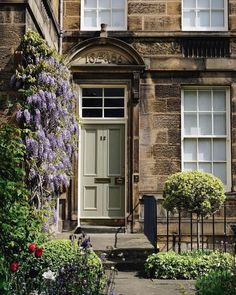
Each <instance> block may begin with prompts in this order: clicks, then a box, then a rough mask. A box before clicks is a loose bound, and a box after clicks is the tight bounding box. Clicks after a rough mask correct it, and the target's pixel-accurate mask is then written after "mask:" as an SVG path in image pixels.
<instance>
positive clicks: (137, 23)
mask: <svg viewBox="0 0 236 295" xmlns="http://www.w3.org/2000/svg"><path fill="white" fill-rule="evenodd" d="M142 28H143V26H142V17H141V16H129V17H128V30H129V31H142Z"/></svg>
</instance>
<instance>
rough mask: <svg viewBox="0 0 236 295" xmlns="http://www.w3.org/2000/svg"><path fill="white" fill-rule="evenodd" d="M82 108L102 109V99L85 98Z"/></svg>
mask: <svg viewBox="0 0 236 295" xmlns="http://www.w3.org/2000/svg"><path fill="white" fill-rule="evenodd" d="M82 107H102V99H101V98H83V103H82Z"/></svg>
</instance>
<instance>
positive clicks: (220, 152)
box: [213, 139, 226, 161]
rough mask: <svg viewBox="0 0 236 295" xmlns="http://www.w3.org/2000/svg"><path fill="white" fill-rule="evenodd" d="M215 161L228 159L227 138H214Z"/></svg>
mask: <svg viewBox="0 0 236 295" xmlns="http://www.w3.org/2000/svg"><path fill="white" fill-rule="evenodd" d="M213 161H226V141H225V139H214V140H213Z"/></svg>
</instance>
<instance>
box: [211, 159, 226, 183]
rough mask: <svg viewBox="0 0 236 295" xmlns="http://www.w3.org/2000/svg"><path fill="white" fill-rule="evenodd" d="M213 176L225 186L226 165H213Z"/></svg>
mask: <svg viewBox="0 0 236 295" xmlns="http://www.w3.org/2000/svg"><path fill="white" fill-rule="evenodd" d="M213 174H214V175H215V176H217V177H219V178H220V179H221V180H222V182H223V183H224V184H226V164H224V163H213Z"/></svg>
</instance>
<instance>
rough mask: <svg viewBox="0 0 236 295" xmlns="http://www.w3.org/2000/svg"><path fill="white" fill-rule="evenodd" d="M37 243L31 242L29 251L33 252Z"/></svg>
mask: <svg viewBox="0 0 236 295" xmlns="http://www.w3.org/2000/svg"><path fill="white" fill-rule="evenodd" d="M36 247H37V245H36V244H35V243H31V244H29V246H28V250H29V252H31V253H33V252H34V251H35V250H36Z"/></svg>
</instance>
